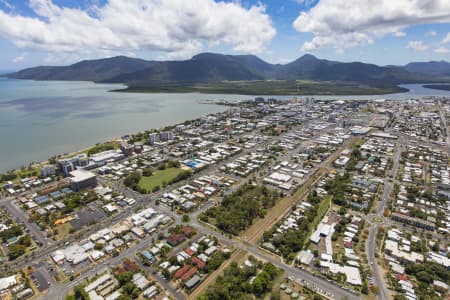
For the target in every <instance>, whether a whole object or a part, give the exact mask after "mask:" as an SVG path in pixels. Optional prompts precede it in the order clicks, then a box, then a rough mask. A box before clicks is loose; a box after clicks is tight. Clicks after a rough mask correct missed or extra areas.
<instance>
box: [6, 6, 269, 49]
mask: <svg viewBox="0 0 450 300" xmlns="http://www.w3.org/2000/svg"><path fill="white" fill-rule="evenodd" d="M29 3H30V8H31V9H32V10H33V11H34V12H35V14H36V15H37V16H38V17H29V16H23V15H17V14H12V13H7V12H5V11H1V10H0V36H3V37H5V38H7V39H9V40H10V41H12V42H13V43H14V44H15V45H17V46H18V47H20V48H26V49H36V50H42V51H49V52H75V51H78V52H79V51H111V52H116V51H120V52H123V51H139V50H150V51H161V52H167V53H170V54H171V55H174V56H175V55H177V53H178V54H179V53H185V54H187V53H194V52H198V51H200V50H201V49H202V48H203V46H204V45H209V44H214V45H218V44H226V45H230V46H231V47H232V48H233V49H234V50H235V51H239V52H249V53H250V52H251V53H258V52H262V51H264V50H265V47H266V46H267V45H268V43H270V41H271V40H272V38H273V37H274V36H275V34H276V31H275V29H274V27H273V25H272V21H271V19H270V17H269V16H268V15H267V13H266V11H265V7H264V5H262V4H258V5H254V6H251V7H249V8H244V7H243V6H242V5H241V4H239V3H238V2H231V3H230V2H216V1H214V0H136V1H129V0H109V1H108V2H107V3H106V4H104V5H101V6H98V5H92V6H91V7H89V8H87V9H85V10H83V9H77V8H69V7H63V6H59V5H56V4H55V3H53V2H52V0H30V1H29Z"/></svg>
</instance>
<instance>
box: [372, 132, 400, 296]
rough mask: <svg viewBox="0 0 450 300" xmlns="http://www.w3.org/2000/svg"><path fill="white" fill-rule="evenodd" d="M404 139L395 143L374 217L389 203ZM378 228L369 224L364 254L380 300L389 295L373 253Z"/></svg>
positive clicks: (380, 214)
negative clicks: (387, 174) (390, 166)
mask: <svg viewBox="0 0 450 300" xmlns="http://www.w3.org/2000/svg"><path fill="white" fill-rule="evenodd" d="M404 142H405V140H404V137H400V139H399V140H398V142H397V145H396V150H395V153H394V155H393V158H392V160H393V164H392V169H391V171H390V173H389V176H388V178H385V179H384V189H383V194H382V196H381V202H380V203H379V205H378V207H377V208H376V216H377V217H379V218H383V213H384V209H385V207H386V204H387V203H388V201H389V198H390V195H391V193H392V189H393V182H394V180H395V176H396V174H397V170H398V165H399V162H400V155H401V152H402V148H403V146H404ZM378 227H379V224H377V223H376V222H373V223H371V227H370V229H369V237H368V239H367V241H366V253H367V259H368V261H369V264H370V268H371V269H372V274H373V275H374V279H375V282H376V285H377V286H378V289H379V293H378V295H377V298H378V299H380V300H385V299H390V293H389V290H388V288H387V287H386V283H385V281H384V276H383V274H382V273H381V270H380V268H379V266H378V264H377V260H376V256H375V252H377V251H378V247H377V243H376V240H377V233H378Z"/></svg>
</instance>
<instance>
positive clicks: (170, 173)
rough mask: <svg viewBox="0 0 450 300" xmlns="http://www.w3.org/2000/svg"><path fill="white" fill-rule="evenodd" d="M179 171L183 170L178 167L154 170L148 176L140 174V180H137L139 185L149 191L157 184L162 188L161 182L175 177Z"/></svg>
mask: <svg viewBox="0 0 450 300" xmlns="http://www.w3.org/2000/svg"><path fill="white" fill-rule="evenodd" d="M181 172H183V170H182V169H180V168H168V169H165V170H156V171H154V172H153V175H152V176H150V177H145V176H142V178H141V180H140V181H139V187H141V188H143V189H146V190H147V191H150V192H151V191H152V190H153V188H154V187H155V186H158V185H159V186H160V187H161V188H162V185H163V182H166V183H168V182H170V180H172V179H174V178H175V177H177V175H178V174H180V173H181Z"/></svg>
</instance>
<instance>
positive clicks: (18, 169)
mask: <svg viewBox="0 0 450 300" xmlns="http://www.w3.org/2000/svg"><path fill="white" fill-rule="evenodd" d="M198 103H199V104H202V105H203V104H207V105H218V106H228V107H232V106H231V105H224V104H218V103H201V102H198ZM207 115H209V114H203V115H200V116H198V117H197V118H201V117H204V116H207ZM185 121H190V119H187V120H184V121H183V122H185ZM183 122H181V123H180V122H178V123H174V124H170V125H167V126H171V127H172V126H177V125H180V124H182V123H183ZM152 129H155V128H146V129H141V130H140V131H144V132H145V131H147V130H152ZM137 132H139V131H137ZM137 132H133V133H129V134H126V135H133V134H136V133H137ZM122 141H124V140H123V138H122V137H113V138H110V139H107V140H104V141H101V142H97V143H95V144H93V145H90V146H87V147H84V148H81V149H77V150H72V151H70V152H66V153H62V154H55V155H52V156H50V157H48V158H47V159H45V160H42V161H38V162H29V163H26V164H23V165H22V166H18V167H15V168H13V169H10V170H7V171H0V174H9V173H17V172H21V170H22V169H23V168H28V167H31V168H36V167H40V166H43V165H46V164H49V161H50V159H52V158H53V157H56V158H59V159H62V158H68V157H71V156H75V155H77V154H80V153H85V152H87V151H89V150H90V149H91V148H93V147H95V146H96V145H103V144H107V143H120V142H122Z"/></svg>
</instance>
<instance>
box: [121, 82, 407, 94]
mask: <svg viewBox="0 0 450 300" xmlns="http://www.w3.org/2000/svg"><path fill="white" fill-rule="evenodd" d="M115 91H117V92H134V93H193V92H196V93H207V94H240V95H376V94H389V93H399V92H406V91H408V90H407V89H404V88H400V87H398V86H394V85H392V86H383V87H373V86H368V85H363V84H358V83H353V82H334V81H322V82H317V81H305V80H254V81H222V82H217V83H204V84H195V85H175V84H173V85H165V86H164V85H158V86H151V85H149V86H129V87H128V88H126V89H122V90H115Z"/></svg>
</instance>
